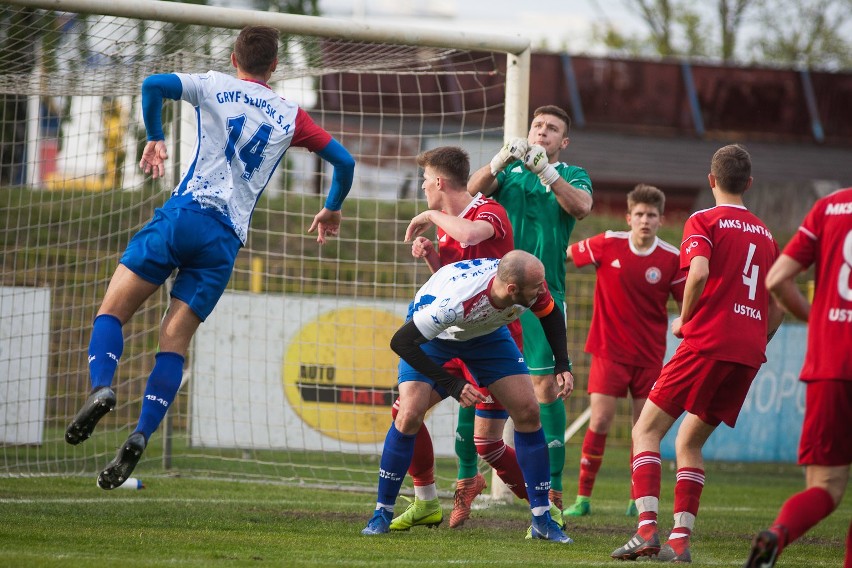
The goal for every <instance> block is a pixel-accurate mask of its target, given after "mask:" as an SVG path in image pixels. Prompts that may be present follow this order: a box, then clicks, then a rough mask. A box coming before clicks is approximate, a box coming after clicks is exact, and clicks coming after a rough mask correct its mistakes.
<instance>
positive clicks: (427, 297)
mask: <svg viewBox="0 0 852 568" xmlns="http://www.w3.org/2000/svg"><path fill="white" fill-rule="evenodd" d="M435 300H436V298H435V296H432V295H431V294H423V295H422V296H420V298H419V299H417V301H416V303H415V302H411V303H410V304H408V315H407V316H406V318H405V321H408V320H410V319H411V316H413V315H414V312H416V311H417V310H419V309H420V308H422V307H423V306H428V305H429V304H431V303H432V302H434V301H435Z"/></svg>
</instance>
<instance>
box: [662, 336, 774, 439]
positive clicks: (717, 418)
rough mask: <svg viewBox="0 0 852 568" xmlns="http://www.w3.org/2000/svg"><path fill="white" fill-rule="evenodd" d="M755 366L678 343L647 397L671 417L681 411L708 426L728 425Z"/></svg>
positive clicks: (741, 401)
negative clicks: (722, 423) (718, 358)
mask: <svg viewBox="0 0 852 568" xmlns="http://www.w3.org/2000/svg"><path fill="white" fill-rule="evenodd" d="M757 371H758V369H756V368H754V367H748V366H746V365H742V364H740V363H731V362H730V361H718V360H716V359H709V358H707V357H704V356H702V355H699V354H698V353H696V352H695V351H693V350H692V349H690V348H689V347H687V346H686V345H685V344H683V343H681V344H680V345H679V346H678V348H677V351H675V354H674V356H673V357H672V358H671V360H670V361H669V362H668V363H667V364H666V366H665V367H663V370H662V372H661V373H660V378H659V379H657V382H656V383H654V386H653V387H652V388H651V394H649V395H648V400H650V401H651V402H653V403H654V404H656V405H657V406H659V407H660V408H662V409H663V410H664V411H665V412H666V413H667V414H669V415H671V416H672V417H674V418H677V417H679V416H680V415H681V414H683V411H684V410H686V411H687V412H689V413H691V414H694V415H696V416H698V418H700V419H701V420H702V421H704V422H706V423H707V424H710V425H711V426H718V425H719V424H720V423H721V422H724V423H725V424H727V425H728V426H730V427H731V428H733V427H734V425H735V424H736V423H737V416H739V414H740V409H742V407H743V402H745V398H746V395H747V394H748V389H749V387H751V383H752V381H754V377H755V375H757Z"/></svg>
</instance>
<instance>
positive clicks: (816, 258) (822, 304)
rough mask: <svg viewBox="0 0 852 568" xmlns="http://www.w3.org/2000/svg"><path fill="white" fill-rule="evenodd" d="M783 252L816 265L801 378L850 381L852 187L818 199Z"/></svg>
mask: <svg viewBox="0 0 852 568" xmlns="http://www.w3.org/2000/svg"><path fill="white" fill-rule="evenodd" d="M784 254H786V255H787V256H790V257H792V258H793V259H794V260H795V261H796V262H798V263H799V264H801V265H802V266H804V267H805V268H807V267H808V266H810V265H811V264H816V266H815V268H814V270H815V274H814V277H815V278H814V279H815V282H816V287H815V289H814V299H813V305H812V306H811V313H810V316H809V318H808V350H807V352H806V354H805V364H804V366H803V367H802V374H801V378H802V380H804V381H808V380H816V379H841V380H846V381H852V357H850V356H849V347H850V346H852V188H846V189H841V190H839V191H836V192H834V193H832V194H831V195H829V196H827V197H823V198H822V199H820V200H819V201H817V202H816V204H814V206H813V208H812V209H811V210H810V212H809V213H808V214H807V216H806V217H805V220H804V221H803V222H802V226H801V227H799V230H798V232H797V233H796V234H795V235H794V236H793V238H792V239H791V240H790V242H789V243H788V244H787V246H786V247H785V248H784ZM843 345H845V346H846V347H845V348H843V347H841V346H843Z"/></svg>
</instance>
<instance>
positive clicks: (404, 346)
mask: <svg viewBox="0 0 852 568" xmlns="http://www.w3.org/2000/svg"><path fill="white" fill-rule="evenodd" d="M426 341H428V340H427V339H426V338H425V337H424V336H423V334H422V333H420V330H419V329H417V326H416V325H415V324H414V320H410V321H409V322H408V323H406V324H405V325H403V326H402V327H401V328H399V329H398V330H397V332H396V333H395V334H394V335H393V337H392V338H391V342H390V346H391V349H393V351H394V353H396V354H397V355H399V356H400V357H402V359H403V360H405V362H406V363H408V364H409V365H411V366H412V367H414V370H416V371H417V372H419V373H422V374H423V375H425V376H426V377H428V378H430V379H432V380H433V381H435V384H437V385H440V386H441V387H443V389H444V390H446V391H447V393H449V395H450V396H452V397H453V398H454V399H456V400H458V401H459V402H460V403H462V405H463V406H468V405H469V404H470V399H471V397H472V398H474V399H476V400H483V398H484V397H482V395H481V394H480V393H479V392H478V391H476V390H475V389H474V388H473V387H471V386H470V385H469V384H468V382H467V381H465V380H464V379H460V378H458V377H454V376H452V375H451V374H449V373H448V372H447V371H446V370H445V369H444V368H443V367H441V366H440V365H438V364H437V363H435V362H434V361H433V360H432V359H430V358H429V356H428V355H426V353H424V352H423V350H422V349H420V346H421V345H422V344H424V343H426ZM466 387H467V388H466ZM471 393H475V394H476V395H478V396H474V395H473V394H471ZM466 400H467V401H468V404H465V401H466ZM476 400H474V402H476Z"/></svg>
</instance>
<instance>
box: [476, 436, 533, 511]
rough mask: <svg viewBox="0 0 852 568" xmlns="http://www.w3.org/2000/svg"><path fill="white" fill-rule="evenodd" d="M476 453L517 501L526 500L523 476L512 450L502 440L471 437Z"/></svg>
mask: <svg viewBox="0 0 852 568" xmlns="http://www.w3.org/2000/svg"><path fill="white" fill-rule="evenodd" d="M473 443H474V444H476V453H477V454H479V455H480V457H481V458H482V459H484V460H485V461H486V462H488V465H490V466H491V467H493V468H494V471H496V472H497V475H498V476H500V479H502V480H503V483H505V484H506V487H508V488H509V489H511V491H512V493H514V494H515V495H516V496H517V497H518V498H519V499H527V488H526V485H524V474H523V473H522V472H521V466H519V465H518V458H517V456H516V455H515V450H514V448H510V447H509V446H507V445H506V443H505V442H504V441H503V440H489V439H487V438H480V437H479V436H474V437H473Z"/></svg>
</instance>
